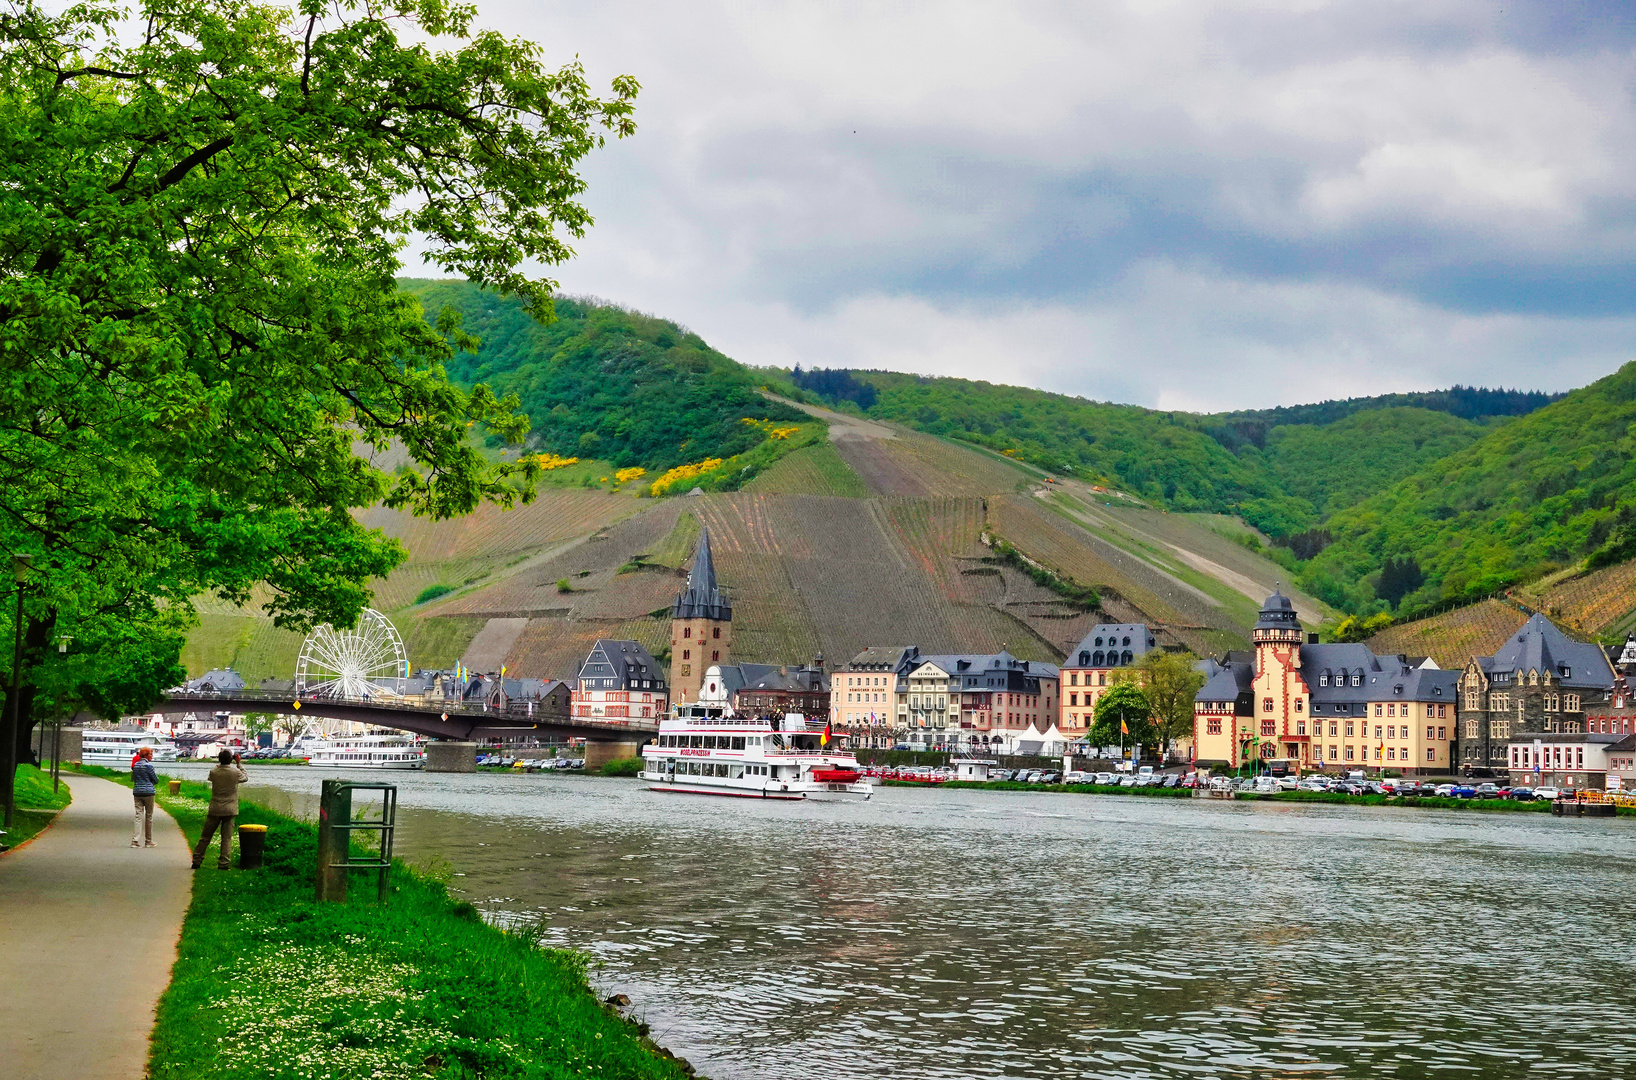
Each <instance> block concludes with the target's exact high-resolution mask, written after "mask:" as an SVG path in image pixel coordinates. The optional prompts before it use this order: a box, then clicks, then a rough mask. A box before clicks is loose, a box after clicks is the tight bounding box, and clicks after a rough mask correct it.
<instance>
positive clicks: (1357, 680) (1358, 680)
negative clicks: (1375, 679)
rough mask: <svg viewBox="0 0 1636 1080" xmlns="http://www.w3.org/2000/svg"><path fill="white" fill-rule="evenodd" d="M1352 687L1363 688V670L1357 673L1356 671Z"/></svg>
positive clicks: (1353, 674) (1353, 675)
mask: <svg viewBox="0 0 1636 1080" xmlns="http://www.w3.org/2000/svg"><path fill="white" fill-rule="evenodd" d="M1352 685H1353V686H1362V685H1363V669H1362V668H1359V669H1358V670H1356V671H1354V672H1353V673H1352Z"/></svg>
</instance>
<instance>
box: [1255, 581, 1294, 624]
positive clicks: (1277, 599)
mask: <svg viewBox="0 0 1636 1080" xmlns="http://www.w3.org/2000/svg"><path fill="white" fill-rule="evenodd" d="M1255 628H1256V629H1257V630H1295V631H1299V630H1300V629H1301V620H1300V619H1299V618H1297V617H1296V614H1295V603H1294V601H1292V600H1291V599H1290V598H1289V597H1287V596H1285V595H1284V594H1283V592H1282V591H1280V590H1278V589H1274V590H1273V593H1272V595H1271V596H1269V597H1267V599H1266V600H1265V601H1263V602H1262V604H1261V617H1260V618H1259V619H1257V620H1256V623H1255Z"/></svg>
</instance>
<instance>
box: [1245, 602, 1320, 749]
mask: <svg viewBox="0 0 1636 1080" xmlns="http://www.w3.org/2000/svg"><path fill="white" fill-rule="evenodd" d="M1250 640H1251V641H1252V642H1254V643H1255V680H1254V682H1253V684H1252V686H1253V688H1254V693H1255V719H1254V720H1253V721H1252V722H1251V723H1250V725H1248V726H1249V731H1248V732H1246V731H1244V726H1245V725H1243V724H1242V722H1241V723H1240V730H1239V734H1240V740H1239V741H1240V754H1241V755H1243V756H1244V757H1255V758H1260V759H1263V760H1267V759H1272V758H1285V759H1291V760H1294V761H1298V762H1300V763H1301V766H1302V767H1303V768H1304V767H1306V762H1307V757H1306V755H1307V747H1308V746H1309V745H1310V742H1309V739H1310V736H1309V735H1308V734H1307V732H1308V730H1309V729H1308V727H1307V721H1308V719H1309V714H1308V706H1309V705H1310V704H1311V698H1310V696H1309V695H1308V692H1307V685H1306V679H1305V678H1304V677H1303V676H1302V674H1301V640H1302V631H1301V620H1300V618H1299V617H1298V616H1297V615H1296V614H1295V604H1294V603H1293V602H1292V601H1291V600H1290V598H1289V597H1287V596H1285V595H1284V594H1283V592H1282V591H1280V590H1278V589H1274V590H1273V594H1272V595H1271V596H1269V597H1267V599H1266V601H1265V602H1263V603H1262V605H1261V612H1260V617H1259V618H1257V619H1256V623H1255V629H1254V630H1252V631H1251V632H1250ZM1246 734H1247V735H1248V736H1249V738H1247V739H1246V738H1244V736H1245V735H1246Z"/></svg>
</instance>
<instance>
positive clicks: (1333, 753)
mask: <svg viewBox="0 0 1636 1080" xmlns="http://www.w3.org/2000/svg"><path fill="white" fill-rule="evenodd" d="M1340 753H1341V748H1340V747H1338V746H1331V747H1330V748H1329V760H1330V761H1334V760H1335V759H1336V758H1337V757H1339V756H1340Z"/></svg>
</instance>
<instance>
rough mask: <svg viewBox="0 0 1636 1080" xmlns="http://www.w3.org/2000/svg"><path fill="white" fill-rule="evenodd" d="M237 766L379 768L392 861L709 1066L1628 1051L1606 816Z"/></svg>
mask: <svg viewBox="0 0 1636 1080" xmlns="http://www.w3.org/2000/svg"><path fill="white" fill-rule="evenodd" d="M163 768H164V769H165V770H166V771H172V772H175V773H188V774H192V773H194V772H202V771H203V770H202V769H197V768H196V767H193V766H171V765H166V766H163ZM250 770H251V775H252V779H253V781H254V786H253V787H252V788H249V789H247V794H250V795H251V796H252V797H255V798H257V799H258V800H260V801H263V802H266V803H268V804H270V805H272V806H274V807H275V808H278V809H281V810H284V811H286V812H293V813H295V814H297V815H301V816H306V817H312V816H313V815H314V814H315V813H316V804H317V791H318V783H319V781H320V780H321V779H322V778H323V777H324V776H325V775H345V776H349V777H350V778H352V779H358V780H376V779H382V780H395V781H396V782H397V783H398V784H399V799H400V827H399V833H398V841H397V850H398V852H399V853H400V854H402V855H403V856H404V857H406V858H407V859H409V860H410V861H412V862H418V863H421V864H426V863H429V862H435V861H438V860H442V861H446V863H447V864H448V867H449V868H450V869H451V870H452V872H453V873H454V874H455V875H456V876H455V877H454V878H453V888H454V890H455V891H456V892H458V893H462V894H464V895H465V896H466V898H468V899H470V900H471V901H472V902H473V903H474V904H476V905H477V906H478V907H479V908H480V909H481V910H482V911H483V912H484V913H485V914H486V915H488V916H489V917H490V918H493V919H496V920H502V921H505V920H524V921H534V920H538V921H539V922H540V923H542V924H543V926H544V928H545V930H544V938H545V940H546V941H547V942H549V943H552V944H556V945H561V946H567V947H571V948H576V949H583V950H585V951H587V952H589V953H591V954H593V955H594V956H595V957H597V958H598V960H599V961H600V962H601V964H600V967H599V969H598V970H596V971H594V972H593V981H594V983H595V984H596V985H597V986H598V987H599V989H600V990H601V991H602V992H604V993H613V992H616V991H617V992H623V993H626V994H629V995H630V997H631V998H632V1000H633V1001H634V1003H635V1013H636V1015H638V1016H640V1017H642V1018H643V1019H646V1020H647V1022H648V1023H649V1024H651V1025H652V1027H653V1033H654V1035H655V1037H656V1038H658V1039H659V1040H660V1041H661V1042H662V1043H664V1044H665V1045H667V1046H669V1047H670V1048H671V1049H673V1050H674V1051H675V1052H676V1053H678V1054H681V1055H683V1056H685V1057H687V1058H689V1059H691V1060H692V1061H693V1062H694V1063H695V1064H696V1065H697V1066H698V1067H699V1069H700V1071H701V1072H703V1073H705V1074H706V1075H709V1076H711V1077H715V1078H718V1080H739V1078H743V1080H748V1078H751V1077H757V1078H761V1077H774V1078H791V1080H795V1078H802V1080H804V1078H814V1080H817V1078H831V1077H888V1076H900V1077H1087V1076H1098V1077H1101V1076H1108V1077H1114V1076H1118V1077H1257V1078H1261V1077H1269V1076H1284V1075H1297V1074H1299V1075H1302V1076H1313V1075H1316V1076H1333V1077H1377V1076H1398V1077H1423V1076H1430V1075H1466V1076H1476V1077H1512V1076H1515V1077H1522V1076H1530V1077H1541V1076H1550V1077H1560V1076H1586V1077H1616V1076H1631V1075H1636V992H1633V991H1636V944H1633V933H1632V931H1633V929H1636V821H1632V820H1631V819H1628V818H1626V819H1618V820H1613V821H1608V820H1595V821H1588V820H1563V819H1552V818H1551V817H1549V816H1548V815H1543V814H1482V813H1472V812H1451V811H1431V810H1397V809H1393V808H1389V807H1380V808H1368V807H1346V806H1323V805H1319V806H1314V805H1310V804H1308V805H1292V804H1277V805H1275V804H1267V803H1225V802H1216V801H1205V800H1171V799H1146V798H1133V797H1118V796H1086V795H1048V794H1037V795H1036V794H1031V793H1003V792H983V791H935V790H933V791H926V790H914V789H902V788H886V789H883V790H880V791H878V792H877V794H876V796H875V797H874V798H873V799H872V800H870V801H869V802H867V803H852V804H816V803H814V804H789V803H768V804H763V803H759V802H754V801H750V800H738V799H720V798H711V797H707V796H685V795H662V794H657V793H653V792H649V791H648V790H646V789H645V788H643V787H642V786H640V785H639V784H638V783H637V782H635V781H631V780H607V779H601V778H595V777H583V776H560V775H548V776H510V775H495V774H478V775H426V774H414V773H395V774H380V773H369V774H362V773H360V772H351V773H335V774H326V773H324V772H321V771H320V770H317V769H310V768H300V767H265V766H264V767H259V768H258V767H256V766H255V765H254V764H252V765H251V766H250Z"/></svg>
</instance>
